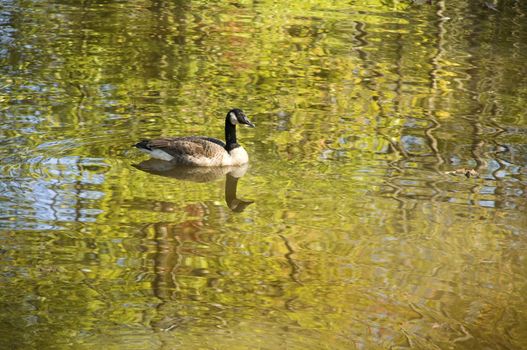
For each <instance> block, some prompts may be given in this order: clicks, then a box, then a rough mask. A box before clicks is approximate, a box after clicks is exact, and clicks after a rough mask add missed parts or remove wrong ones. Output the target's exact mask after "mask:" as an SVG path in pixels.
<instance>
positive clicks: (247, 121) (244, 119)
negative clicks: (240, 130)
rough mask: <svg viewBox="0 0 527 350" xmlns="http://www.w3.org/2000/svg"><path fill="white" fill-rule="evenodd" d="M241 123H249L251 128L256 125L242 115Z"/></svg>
mask: <svg viewBox="0 0 527 350" xmlns="http://www.w3.org/2000/svg"><path fill="white" fill-rule="evenodd" d="M243 124H245V125H249V126H250V127H251V128H254V127H256V125H254V124H253V123H251V121H250V120H249V119H247V117H246V116H243Z"/></svg>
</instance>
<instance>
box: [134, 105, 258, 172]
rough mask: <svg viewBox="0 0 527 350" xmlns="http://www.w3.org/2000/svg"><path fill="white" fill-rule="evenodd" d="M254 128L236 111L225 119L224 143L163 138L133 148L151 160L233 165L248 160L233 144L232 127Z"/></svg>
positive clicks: (242, 114) (208, 165) (205, 164)
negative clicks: (238, 125) (247, 126)
mask: <svg viewBox="0 0 527 350" xmlns="http://www.w3.org/2000/svg"><path fill="white" fill-rule="evenodd" d="M237 124H245V125H249V126H250V127H254V124H253V123H251V122H250V121H249V119H247V116H245V114H244V113H243V111H242V110H240V109H232V110H230V111H229V112H228V113H227V117H226V118H225V142H223V141H221V140H218V139H215V138H212V137H206V136H187V137H163V138H159V139H155V140H143V141H141V142H139V143H137V144H136V145H135V147H137V148H139V149H140V150H141V151H143V152H145V153H148V154H150V156H151V157H152V158H155V159H160V160H164V161H168V162H172V163H174V164H181V165H188V166H207V167H210V166H235V165H241V164H245V163H247V162H248V161H249V155H248V154H247V151H245V149H244V148H243V147H242V146H240V145H239V144H238V143H237V141H236V125H237Z"/></svg>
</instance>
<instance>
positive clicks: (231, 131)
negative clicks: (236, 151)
mask: <svg viewBox="0 0 527 350" xmlns="http://www.w3.org/2000/svg"><path fill="white" fill-rule="evenodd" d="M225 144H226V147H225V148H227V150H228V151H229V150H231V149H233V148H236V147H238V144H237V143H236V125H232V124H231V123H230V121H229V117H227V118H226V119H225Z"/></svg>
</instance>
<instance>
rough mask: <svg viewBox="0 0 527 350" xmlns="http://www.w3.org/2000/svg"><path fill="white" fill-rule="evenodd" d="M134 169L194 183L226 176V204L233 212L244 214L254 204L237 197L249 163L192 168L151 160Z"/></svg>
mask: <svg viewBox="0 0 527 350" xmlns="http://www.w3.org/2000/svg"><path fill="white" fill-rule="evenodd" d="M133 167H134V168H136V169H139V170H142V171H145V172H147V173H150V174H155V175H160V176H166V177H171V178H174V179H178V180H184V181H193V182H210V181H214V180H217V179H219V178H220V177H222V176H225V177H226V179H225V202H226V203H227V206H228V207H229V208H230V209H231V210H232V211H234V212H238V213H239V212H242V211H244V210H245V208H247V207H248V206H249V205H250V204H252V203H254V201H252V200H245V199H240V198H237V197H236V191H237V188H238V180H239V179H240V178H241V177H242V176H244V175H245V173H246V172H247V168H248V164H247V163H246V164H243V165H239V166H226V167H191V166H181V165H175V164H173V163H170V162H166V161H163V160H157V159H149V160H145V161H143V162H141V163H139V164H134V165H133Z"/></svg>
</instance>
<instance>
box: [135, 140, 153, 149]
mask: <svg viewBox="0 0 527 350" xmlns="http://www.w3.org/2000/svg"><path fill="white" fill-rule="evenodd" d="M149 142H150V141H149V140H142V141H140V142H138V143H136V144H134V147H137V148H139V149H144V150H148V151H151V150H152V148H150V146H148V143H149Z"/></svg>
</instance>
